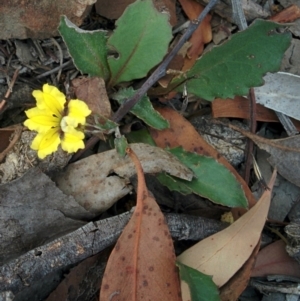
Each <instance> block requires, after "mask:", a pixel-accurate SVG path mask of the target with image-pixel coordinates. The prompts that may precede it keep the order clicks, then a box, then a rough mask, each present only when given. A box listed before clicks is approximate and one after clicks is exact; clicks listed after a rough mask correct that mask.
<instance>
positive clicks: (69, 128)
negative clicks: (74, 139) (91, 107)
mask: <svg viewBox="0 0 300 301" xmlns="http://www.w3.org/2000/svg"><path fill="white" fill-rule="evenodd" d="M60 127H61V129H62V131H63V132H65V133H71V132H73V131H74V130H75V128H77V127H78V121H77V120H76V119H75V118H72V117H70V116H64V117H63V118H62V119H61V121H60Z"/></svg>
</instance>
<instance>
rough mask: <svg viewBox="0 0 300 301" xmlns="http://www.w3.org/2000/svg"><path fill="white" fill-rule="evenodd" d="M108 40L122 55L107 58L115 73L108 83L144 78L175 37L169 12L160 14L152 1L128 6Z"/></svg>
mask: <svg viewBox="0 0 300 301" xmlns="http://www.w3.org/2000/svg"><path fill="white" fill-rule="evenodd" d="M116 26H117V28H116V29H115V31H114V33H113V34H112V36H111V37H110V38H109V40H108V46H109V48H112V49H114V50H115V51H116V52H117V53H118V54H119V57H118V58H117V59H116V58H113V57H110V58H109V59H108V63H109V66H110V70H111V73H112V76H111V78H110V81H109V83H108V85H109V86H110V87H113V86H115V85H116V84H118V83H120V82H127V81H131V80H133V79H137V78H142V77H144V76H146V75H147V73H148V72H149V70H150V69H151V68H153V67H154V66H155V65H157V64H158V63H159V62H160V61H161V60H162V59H163V57H164V55H165V54H166V53H167V50H168V45H169V42H170V41H171V38H172V32H171V26H170V24H169V22H168V15H167V14H162V13H159V12H158V11H157V10H156V9H155V7H154V5H153V1H151V0H144V1H141V0H138V1H136V2H134V3H133V4H131V5H129V6H128V7H127V9H126V10H125V12H124V13H123V15H122V16H121V17H120V18H119V19H118V21H117V22H116Z"/></svg>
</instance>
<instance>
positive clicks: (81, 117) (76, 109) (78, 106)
mask: <svg viewBox="0 0 300 301" xmlns="http://www.w3.org/2000/svg"><path fill="white" fill-rule="evenodd" d="M68 109H69V110H68V116H70V117H72V118H75V119H76V120H78V123H80V124H82V125H84V124H85V117H87V116H89V115H90V114H91V113H92V111H91V110H90V109H89V107H88V106H87V104H86V103H85V102H83V101H82V100H79V99H72V100H70V102H69V104H68Z"/></svg>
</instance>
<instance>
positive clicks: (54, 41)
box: [51, 38, 64, 82]
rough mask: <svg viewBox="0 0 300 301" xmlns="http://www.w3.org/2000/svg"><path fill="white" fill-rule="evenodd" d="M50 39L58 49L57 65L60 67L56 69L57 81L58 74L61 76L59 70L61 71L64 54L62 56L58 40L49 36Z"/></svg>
mask: <svg viewBox="0 0 300 301" xmlns="http://www.w3.org/2000/svg"><path fill="white" fill-rule="evenodd" d="M51 41H52V43H53V44H54V45H55V46H56V48H57V49H58V52H59V66H60V67H61V68H60V69H59V70H58V73H57V77H56V79H57V82H59V79H60V76H61V71H62V64H63V59H64V56H63V52H62V50H61V47H60V45H59V44H58V42H57V41H56V40H55V39H54V38H51Z"/></svg>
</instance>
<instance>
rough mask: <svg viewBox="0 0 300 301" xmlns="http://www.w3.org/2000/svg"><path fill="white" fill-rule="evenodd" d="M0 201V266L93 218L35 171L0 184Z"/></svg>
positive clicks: (45, 177)
mask: <svg viewBox="0 0 300 301" xmlns="http://www.w3.org/2000/svg"><path fill="white" fill-rule="evenodd" d="M0 200H1V202H0V264H3V263H6V262H7V261H8V260H11V259H14V258H17V257H18V256H20V255H21V254H24V253H25V252H27V251H29V250H31V249H33V248H35V247H38V246H41V245H42V244H44V243H45V242H47V241H50V240H53V239H54V238H57V237H60V236H61V235H63V234H65V233H68V232H71V231H73V230H75V229H77V228H79V227H81V226H82V225H84V224H85V223H86V221H89V220H91V219H92V218H94V215H93V214H91V213H89V212H87V211H86V210H85V209H84V208H83V207H81V206H80V205H79V204H78V203H77V202H76V201H75V200H74V199H73V197H71V196H66V195H64V194H63V193H62V192H61V191H60V190H59V189H58V188H57V187H56V186H55V184H54V182H52V181H51V180H50V179H49V178H48V177H47V176H46V175H45V174H44V173H42V172H41V171H40V170H39V169H38V168H32V169H30V170H29V171H28V172H27V173H26V174H25V175H24V176H23V177H21V178H19V179H18V180H15V181H12V182H10V183H7V184H3V185H0ZM84 220H85V221H84Z"/></svg>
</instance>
